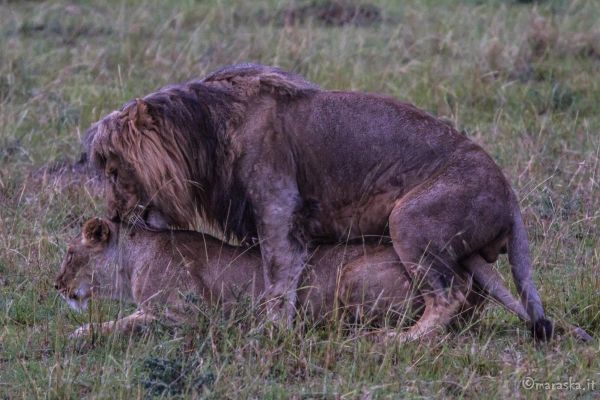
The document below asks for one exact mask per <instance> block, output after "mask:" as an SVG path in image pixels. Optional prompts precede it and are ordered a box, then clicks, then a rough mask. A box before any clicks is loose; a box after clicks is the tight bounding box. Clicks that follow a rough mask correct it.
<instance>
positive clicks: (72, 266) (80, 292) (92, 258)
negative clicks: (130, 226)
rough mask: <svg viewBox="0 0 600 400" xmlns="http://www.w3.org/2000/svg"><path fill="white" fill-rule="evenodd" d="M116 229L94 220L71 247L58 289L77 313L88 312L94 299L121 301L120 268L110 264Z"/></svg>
mask: <svg viewBox="0 0 600 400" xmlns="http://www.w3.org/2000/svg"><path fill="white" fill-rule="evenodd" d="M116 229H118V228H117V226H116V225H113V224H111V223H110V222H109V221H106V220H102V219H100V218H93V219H90V220H88V221H87V222H86V223H85V225H84V226H83V230H82V232H81V234H79V235H77V237H75V238H74V239H73V240H72V241H71V242H70V243H69V245H68V249H67V254H66V256H65V258H64V260H63V262H62V265H61V268H60V273H59V275H58V276H57V277H56V281H55V284H54V287H55V288H56V289H57V290H58V292H59V293H60V295H61V296H62V297H63V298H64V299H65V300H66V301H67V303H68V304H69V306H71V308H73V309H74V310H76V311H82V310H85V309H86V308H87V304H88V300H89V299H90V297H92V296H99V297H101V298H120V296H121V293H120V292H119V291H118V290H115V288H116V287H115V285H114V282H115V280H116V279H117V278H118V277H117V274H118V268H116V267H115V265H114V264H112V263H111V262H110V261H111V258H112V257H113V256H114V252H115V251H116V247H117V245H116V237H115V236H116V235H117V234H118V233H117V232H116Z"/></svg>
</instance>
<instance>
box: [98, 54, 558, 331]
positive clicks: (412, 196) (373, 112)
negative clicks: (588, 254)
mask: <svg viewBox="0 0 600 400" xmlns="http://www.w3.org/2000/svg"><path fill="white" fill-rule="evenodd" d="M86 147H87V151H88V152H89V154H90V157H91V160H92V162H93V163H94V165H95V167H96V168H97V170H98V171H100V172H101V173H103V174H104V175H105V176H106V178H107V181H108V185H107V188H106V189H107V190H106V192H107V205H108V208H109V212H110V213H111V216H112V217H113V219H114V220H115V221H117V220H119V219H121V218H123V217H125V216H127V215H128V214H129V213H130V212H131V211H132V210H134V209H137V208H138V207H139V208H140V209H141V210H144V212H143V213H142V214H143V216H144V217H145V218H146V219H147V221H149V222H150V223H154V224H155V225H156V224H161V225H162V224H163V223H168V224H172V225H178V226H181V227H186V226H190V224H191V221H193V220H194V217H195V215H196V214H197V213H198V214H199V215H200V216H202V217H203V218H204V221H207V222H208V223H209V224H212V225H216V226H217V227H218V228H220V229H221V230H222V231H223V232H224V234H225V235H226V236H227V237H235V238H237V239H238V240H241V241H243V240H249V239H250V238H253V237H257V238H258V239H259V241H260V246H261V252H262V262H263V275H264V276H263V278H264V280H265V282H266V287H267V298H269V299H275V300H276V301H272V302H271V303H270V307H269V310H270V312H271V314H270V316H271V318H272V319H274V320H277V319H281V318H282V317H287V321H288V322H290V321H291V320H290V318H291V315H292V312H293V307H294V305H295V304H296V288H297V287H298V282H299V279H300V276H301V274H302V271H303V268H304V265H305V264H306V260H307V255H308V252H309V250H310V246H311V245H312V244H314V243H318V242H327V241H340V240H349V239H355V238H362V237H368V236H371V235H375V236H381V235H385V234H389V235H390V236H391V239H392V242H393V245H394V249H395V251H396V253H397V254H398V256H399V258H400V260H401V261H402V263H403V264H404V265H405V267H406V268H407V270H408V271H409V273H410V275H411V276H412V277H413V278H417V277H418V281H420V282H423V284H422V286H421V289H422V292H423V296H424V302H425V311H424V313H423V315H422V316H421V318H420V319H419V321H418V322H417V323H416V324H415V325H414V326H413V327H412V328H411V329H410V330H409V331H408V332H406V333H405V334H403V335H402V336H401V337H400V339H401V340H411V339H415V338H418V337H421V336H423V335H427V334H429V333H430V332H431V331H432V329H433V328H435V327H436V326H440V325H445V324H446V323H447V322H448V321H449V319H450V318H451V316H452V315H454V314H455V313H456V311H457V310H458V309H459V308H460V307H461V304H463V303H464V301H465V292H466V285H465V282H464V281H463V280H462V279H460V277H461V276H463V275H464V272H465V270H467V269H468V268H469V264H476V265H483V264H486V263H490V262H494V261H495V260H496V259H497V257H498V255H499V254H500V253H503V252H506V251H508V256H509V261H510V264H511V266H512V273H513V277H514V280H515V283H516V287H517V290H518V292H519V294H520V296H521V299H522V302H523V305H524V306H525V308H526V310H527V314H528V315H529V317H530V320H531V322H532V323H531V326H532V329H533V334H534V337H535V338H537V339H542V340H546V339H549V338H550V337H551V335H552V324H551V323H550V321H548V320H547V319H546V318H545V315H544V309H543V307H542V303H541V300H540V297H539V294H538V292H537V290H536V287H535V284H534V283H533V280H532V278H531V264H532V263H531V257H530V254H529V248H528V241H527V234H526V231H525V227H524V224H523V221H522V218H521V212H520V209H519V204H518V200H517V198H516V196H515V194H514V192H513V191H512V189H511V187H510V185H509V183H508V182H507V180H506V178H505V177H504V175H503V174H502V171H501V170H500V168H499V167H498V166H497V165H496V163H495V162H494V161H493V160H492V158H491V157H490V156H489V155H488V154H487V153H486V152H485V151H484V150H483V149H482V148H481V147H479V146H478V145H476V144H475V143H473V142H472V141H471V140H469V139H468V138H467V137H465V136H464V135H462V134H460V133H459V132H457V131H456V130H455V129H454V128H453V127H451V126H450V125H448V124H447V123H446V122H443V121H441V120H439V119H436V118H435V117H433V116H431V115H429V114H427V113H425V112H424V111H421V110H419V109H417V108H415V107H414V106H412V105H410V104H406V103H401V102H399V101H397V100H395V99H393V98H389V97H384V96H381V95H377V94H367V93H358V92H345V91H327V90H321V89H319V88H318V87H317V86H315V85H313V84H311V83H309V82H307V81H306V80H304V79H303V78H302V77H299V76H297V75H293V74H290V73H287V72H285V71H282V70H280V69H277V68H273V67H267V66H261V65H251V64H244V65H237V66H233V67H227V68H224V69H222V70H219V71H217V72H215V73H213V74H211V75H209V76H208V77H207V78H205V79H203V80H195V81H191V82H188V83H184V84H180V85H172V86H168V87H165V88H163V89H161V90H159V91H157V92H155V93H152V94H149V95H148V96H146V97H144V99H136V100H135V101H131V102H129V103H127V104H125V106H124V107H123V108H122V109H121V110H120V111H115V112H113V113H111V114H109V115H108V116H106V117H105V118H103V119H102V120H101V121H99V122H98V123H96V124H94V125H93V126H92V127H91V128H90V130H89V132H88V135H87V139H86ZM415 281H417V280H415Z"/></svg>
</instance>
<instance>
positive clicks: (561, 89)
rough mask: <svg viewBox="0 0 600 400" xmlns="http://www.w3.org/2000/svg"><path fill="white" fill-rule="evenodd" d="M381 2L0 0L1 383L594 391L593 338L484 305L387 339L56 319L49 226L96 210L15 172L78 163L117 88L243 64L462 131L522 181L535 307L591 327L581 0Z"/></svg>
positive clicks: (599, 204)
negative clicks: (457, 323)
mask: <svg viewBox="0 0 600 400" xmlns="http://www.w3.org/2000/svg"><path fill="white" fill-rule="evenodd" d="M322 3H323V2H322V1H321V2H320V3H314V4H317V5H319V4H322ZM398 3H399V2H395V1H392V0H387V1H386V0H381V1H378V2H376V3H374V4H375V5H376V6H377V8H378V10H379V12H380V14H379V16H377V18H374V19H373V21H367V22H366V23H365V22H364V21H363V20H361V22H360V23H357V22H356V19H355V18H353V17H352V18H348V17H343V18H342V17H340V18H341V20H340V21H341V22H339V21H338V20H336V19H335V18H338V17H335V15H334V16H333V17H331V16H326V17H320V16H319V15H318V14H316V17H311V14H310V13H309V14H308V17H306V16H304V14H303V16H302V19H301V20H300V19H296V20H290V18H289V15H290V11H289V10H290V7H292V8H293V7H304V8H303V9H302V10H311V9H320V8H319V7H315V6H313V3H310V2H297V3H289V4H288V3H285V4H284V3H278V2H276V1H275V0H262V1H259V2H252V3H250V2H243V3H242V2H239V4H238V3H236V2H234V1H232V0H209V1H205V2H194V1H185V2H174V1H172V2H166V1H165V2H160V3H158V2H151V1H144V0H142V1H139V2H133V1H119V2H117V1H114V2H108V3H107V4H102V5H100V3H99V2H98V3H96V2H90V1H82V2H78V3H69V2H66V1H61V0H57V1H52V2H37V1H36V2H1V3H0V21H2V24H1V25H0V55H1V56H0V395H1V397H7V398H13V397H14V398H21V397H22V398H45V397H49V398H80V397H83V396H87V397H94V398H96V397H99V398H131V397H134V396H135V397H146V396H148V395H151V394H153V395H156V396H163V397H178V396H179V397H181V396H197V397H200V396H206V397H215V398H221V397H230V398H240V397H241V398H248V397H250V398H286V397H295V398H300V397H306V398H313V397H315V398H329V397H332V398H359V397H363V398H387V397H399V396H405V397H434V396H435V397H438V396H439V397H467V398H470V397H481V396H483V395H486V396H490V397H494V398H506V397H514V396H520V397H534V398H537V397H542V398H543V397H546V396H553V397H572V396H575V395H587V396H590V397H594V396H598V390H600V375H599V374H598V371H600V362H599V360H600V357H599V354H598V353H599V352H600V349H599V347H598V342H597V341H596V342H594V343H592V344H591V345H580V344H577V343H573V342H572V341H570V340H569V339H566V338H558V340H556V341H555V342H553V343H552V344H549V345H545V346H535V345H534V344H533V343H532V342H531V340H530V337H529V335H528V333H527V332H524V331H523V325H522V324H521V323H519V322H518V321H517V320H516V319H515V318H513V317H512V316H509V315H508V314H506V313H505V312H503V311H501V310H499V309H498V308H495V307H489V308H488V309H487V311H486V313H485V315H484V316H483V318H482V319H481V320H480V321H477V323H476V324H475V325H474V326H473V327H471V328H470V329H468V330H465V331H460V332H452V333H451V334H450V336H449V337H448V338H447V339H445V340H442V341H439V342H437V343H430V344H424V343H412V344H409V345H406V346H403V347H401V348H398V347H395V346H384V345H380V344H376V343H372V342H370V341H368V340H366V339H364V338H361V337H360V336H359V335H358V334H357V333H356V332H346V331H345V330H344V329H343V327H341V326H337V325H332V326H326V327H315V328H310V329H308V330H307V331H306V332H300V330H294V331H291V332H287V333H285V334H283V333H282V334H280V335H277V336H276V337H275V338H268V337H266V336H264V335H261V334H259V333H254V332H253V331H252V329H251V328H249V327H248V326H251V325H252V324H251V323H249V322H248V321H247V318H245V317H244V314H243V313H242V314H240V315H239V316H238V317H232V318H231V319H226V318H223V317H219V316H218V315H212V314H211V315H209V316H207V317H206V318H202V319H201V320H200V321H199V322H198V326H197V327H194V329H182V330H175V331H169V330H165V329H164V328H163V327H161V326H155V327H152V328H151V329H150V330H149V331H148V332H146V333H145V334H144V335H143V336H141V337H135V338H128V337H109V338H103V339H101V340H98V341H96V342H94V343H89V344H87V345H86V346H83V347H76V346H72V345H70V344H69V343H68V342H67V341H66V335H67V334H68V332H69V331H70V330H72V329H73V328H74V327H75V326H76V325H78V324H79V323H81V322H84V321H86V320H89V319H93V320H97V319H108V318H113V317H114V315H116V313H118V312H119V305H118V304H108V303H107V304H98V305H96V307H94V310H93V312H91V313H90V314H88V315H76V314H73V313H72V312H71V311H69V310H68V309H67V307H66V306H65V305H64V304H62V302H61V301H60V300H59V298H58V297H57V295H56V294H55V292H54V290H53V288H52V280H53V277H54V275H55V274H56V272H57V269H58V266H59V263H60V259H61V257H62V255H63V254H64V245H65V241H66V240H67V239H68V238H69V237H70V236H72V235H73V234H74V233H75V232H76V231H77V229H78V228H79V226H80V225H81V223H82V222H83V221H84V220H85V219H86V218H88V217H90V216H93V215H97V214H99V213H101V212H102V203H101V202H98V201H97V200H95V199H94V198H93V197H92V196H90V195H89V194H88V193H87V192H86V191H85V190H84V189H83V188H82V186H81V185H80V184H75V185H67V184H65V183H68V182H67V181H68V180H66V179H62V180H56V179H53V178H52V177H51V178H50V179H39V176H40V174H37V175H36V177H35V179H32V178H30V177H29V174H30V172H31V171H33V170H35V169H37V168H39V167H40V166H43V165H45V164H46V163H48V162H52V161H55V160H61V159H64V158H70V159H75V158H76V157H77V155H78V153H79V149H80V147H79V142H80V137H81V133H82V132H83V131H84V130H85V129H86V127H87V126H89V124H90V123H91V122H92V121H94V120H96V119H98V118H99V117H101V116H102V115H104V114H106V113H107V112H109V111H111V110H112V109H114V108H116V107H119V106H120V105H121V104H122V103H123V102H124V101H126V100H128V99H130V98H132V97H135V96H138V95H140V94H144V93H147V92H149V91H153V90H155V89H157V88H158V87H160V86H162V85H164V84H167V83H169V82H175V81H181V80H186V79H188V78H190V77H195V76H202V75H203V74H205V73H206V72H208V71H210V70H212V69H214V68H216V67H218V66H221V65H224V64H231V63H236V62H240V61H258V62H262V63H265V64H275V65H279V66H281V67H284V68H286V69H291V70H294V71H297V72H300V73H302V74H304V75H306V76H307V77H308V78H309V79H311V80H313V81H315V82H317V83H318V84H320V85H321V86H323V87H326V88H332V89H333V88H344V89H356V90H365V91H376V92H382V93H387V94H390V95H393V96H396V97H398V98H402V99H406V100H408V101H410V102H413V103H415V104H416V105H418V106H419V107H422V108H425V109H427V110H429V111H431V112H432V113H435V114H437V115H440V116H443V117H445V118H448V119H450V120H452V121H453V122H454V123H455V124H456V125H457V126H458V127H459V128H460V129H464V130H465V131H466V133H467V134H468V135H469V136H471V137H473V139H474V140H476V141H477V142H479V143H481V144H482V145H483V146H484V147H485V148H486V149H487V150H488V151H489V152H490V153H491V154H492V155H493V157H494V158H495V159H496V160H497V161H498V163H499V164H500V165H502V166H503V167H504V168H505V170H506V173H507V175H508V176H509V177H510V179H511V181H512V182H513V184H514V186H515V188H516V189H517V191H518V192H519V194H520V198H521V204H522V206H523V209H524V212H525V216H526V223H527V227H528V231H529V233H530V239H531V242H532V249H533V253H534V256H535V269H536V270H535V279H536V281H537V283H538V287H539V289H540V291H541V294H542V297H543V300H544V302H545V304H546V305H547V308H548V310H549V313H550V314H551V316H552V317H553V318H555V319H559V320H560V319H564V320H568V321H570V322H572V323H576V324H579V325H581V326H582V327H584V328H586V329H587V330H588V331H589V332H590V333H592V334H593V335H595V336H598V335H600V305H599V301H598V293H599V290H600V278H599V276H600V196H599V194H598V193H599V192H600V187H599V185H600V135H599V133H598V132H599V130H600V116H599V114H598V104H600V47H599V46H600V24H599V22H598V21H600V3H598V2H595V1H583V0H580V1H566V0H565V1H562V0H547V1H540V2H536V3H527V2H522V3H520V2H516V1H500V0H495V1H494V0H490V1H489V2H482V1H477V0H461V1H449V0H448V1H440V2H438V1H433V0H429V1H426V2H417V1H416V0H415V1H407V2H402V3H401V4H400V5H399V4H398ZM311 7H312V8H311ZM302 12H303V13H306V11H302ZM344 15H345V14H344ZM286 16H288V18H287V19H286ZM324 18H325V19H324ZM327 18H329V19H330V20H331V18H334V21H336V22H335V23H330V22H328V20H327ZM501 268H502V270H503V271H505V272H506V273H507V274H508V269H507V268H506V265H505V263H504V262H503V263H501ZM526 376H531V377H533V378H534V379H535V380H536V381H537V382H550V383H552V382H563V381H565V380H568V379H569V378H571V379H572V380H574V381H576V382H582V384H584V385H585V384H586V382H587V380H593V381H595V382H596V392H595V395H594V394H591V393H590V392H589V391H588V392H585V393H584V392H583V391H576V390H571V391H569V390H561V389H556V387H555V389H554V390H550V391H548V390H544V389H541V388H538V389H532V390H527V389H525V388H523V387H522V385H521V382H522V380H523V379H524V377H526ZM169 382H171V383H172V384H171V385H170V386H168V387H167V388H166V389H165V386H164V384H165V383H169ZM163 389H165V390H164V391H163Z"/></svg>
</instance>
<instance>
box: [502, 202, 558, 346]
mask: <svg viewBox="0 0 600 400" xmlns="http://www.w3.org/2000/svg"><path fill="white" fill-rule="evenodd" d="M513 199H514V200H513V207H512V208H513V227H512V232H511V236H510V239H509V242H508V260H509V262H510V265H511V270H512V275H513V278H514V280H515V285H516V287H517V292H518V293H519V295H520V296H521V301H522V302H523V306H525V309H526V310H527V314H528V315H529V318H530V320H531V323H532V331H533V336H534V338H535V339H536V340H543V341H545V340H550V338H551V337H552V323H551V322H550V321H549V320H548V319H546V317H545V315H544V307H543V306H542V301H541V300H540V295H539V294H538V291H537V289H536V288H535V284H534V283H533V280H532V279H531V268H532V263H531V255H530V253H529V244H528V240H527V232H526V231H525V225H524V224H523V217H522V216H521V210H520V209H519V203H518V201H517V199H516V197H513Z"/></svg>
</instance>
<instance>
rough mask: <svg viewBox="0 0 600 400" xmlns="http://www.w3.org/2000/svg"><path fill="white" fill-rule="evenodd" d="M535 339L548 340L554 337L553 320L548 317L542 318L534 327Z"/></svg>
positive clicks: (539, 340)
mask: <svg viewBox="0 0 600 400" xmlns="http://www.w3.org/2000/svg"><path fill="white" fill-rule="evenodd" d="M532 333H533V339H534V340H535V341H538V342H548V341H550V340H551V339H552V335H553V333H554V328H553V326H552V322H550V320H548V319H546V318H540V319H538V320H537V321H535V323H534V324H533V327H532Z"/></svg>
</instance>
